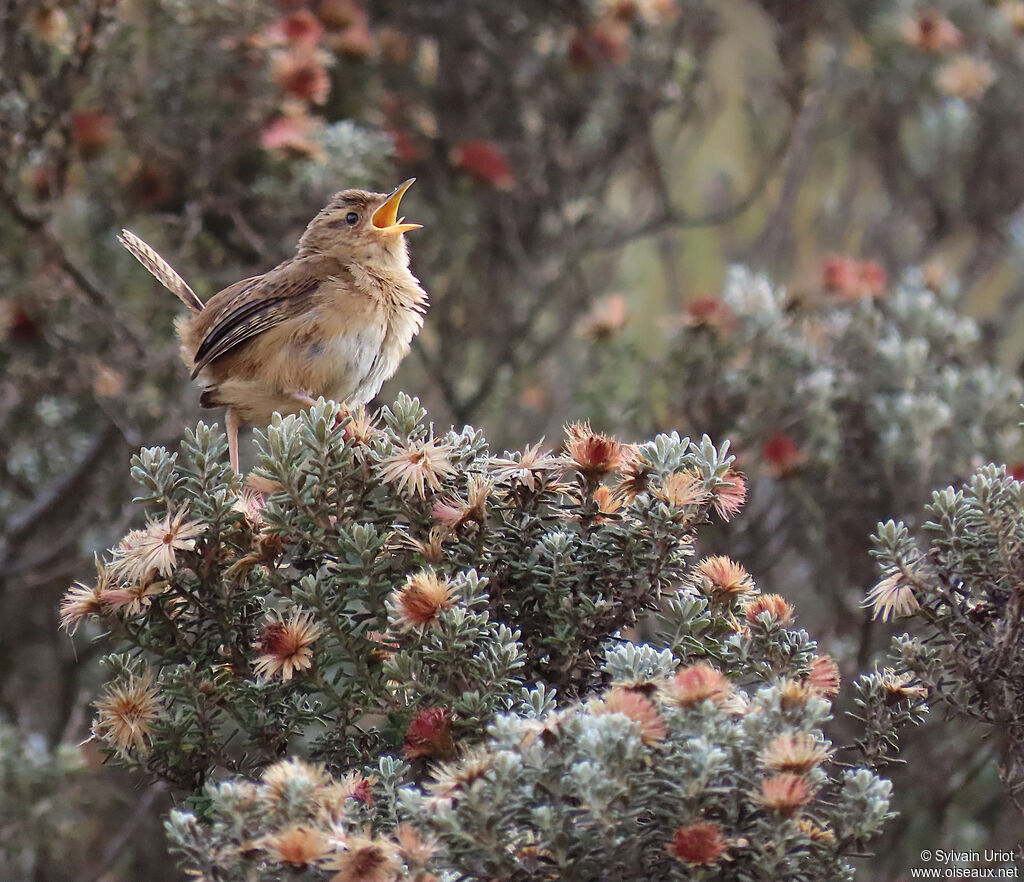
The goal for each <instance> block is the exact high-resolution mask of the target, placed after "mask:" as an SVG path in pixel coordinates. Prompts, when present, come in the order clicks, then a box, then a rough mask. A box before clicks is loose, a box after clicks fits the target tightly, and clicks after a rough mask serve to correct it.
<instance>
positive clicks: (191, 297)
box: [117, 230, 203, 313]
mask: <svg viewBox="0 0 1024 882" xmlns="http://www.w3.org/2000/svg"><path fill="white" fill-rule="evenodd" d="M117 241H118V242H120V243H121V244H122V245H124V247H125V248H127V249H128V250H129V251H130V252H131V253H132V254H133V255H135V259H136V260H137V261H138V262H139V263H141V264H142V265H143V266H144V267H145V268H146V269H148V270H149V271H150V272H151V273H152V274H153V276H154V277H155V278H156V280H157V281H158V282H160V284H161V285H163V286H164V287H165V288H166V289H167V290H168V291H170V292H171V293H173V294H176V295H177V297H178V299H179V300H180V301H181V302H182V303H184V304H185V306H187V307H188V308H189V309H190V310H192V312H195V313H198V312H202V311H203V301H202V300H200V299H199V298H198V297H197V296H196V292H195V291H193V290H192V289H191V288H190V287H189V284H188V282H186V281H185V280H184V279H183V278H182V277H181V276H179V275H178V274H177V273H176V272H175V271H174V267H172V266H171V265H170V264H169V263H168V262H167V261H166V260H164V259H163V258H162V257H161V256H160V255H159V254H157V252H156V251H155V250H154V249H153V248H151V247H150V246H149V245H147V244H146V243H145V242H143V241H142V240H141V239H140V238H139V237H138V236H136V235H135V234H134V233H133V232H131V231H130V230H121V235H120V236H118V237H117Z"/></svg>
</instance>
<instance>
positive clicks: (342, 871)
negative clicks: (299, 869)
mask: <svg viewBox="0 0 1024 882" xmlns="http://www.w3.org/2000/svg"><path fill="white" fill-rule="evenodd" d="M323 866H325V867H326V868H327V869H329V870H337V871H338V872H337V873H335V874H334V875H333V876H331V879H330V882H395V880H396V879H397V878H398V873H399V864H398V848H397V847H396V846H395V845H394V844H393V843H391V842H388V841H387V840H385V839H368V838H366V837H364V836H346V837H345V839H344V840H343V842H342V843H341V848H340V850H339V851H338V852H336V853H335V854H334V855H332V856H330V857H328V858H327V859H326V860H325V861H324V864H323Z"/></svg>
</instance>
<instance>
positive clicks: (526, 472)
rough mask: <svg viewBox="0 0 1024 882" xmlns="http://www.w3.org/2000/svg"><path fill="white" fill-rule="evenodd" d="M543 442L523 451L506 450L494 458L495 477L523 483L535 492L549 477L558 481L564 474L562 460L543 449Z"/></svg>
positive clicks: (513, 482) (512, 482) (500, 479)
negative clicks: (500, 455) (502, 454)
mask: <svg viewBox="0 0 1024 882" xmlns="http://www.w3.org/2000/svg"><path fill="white" fill-rule="evenodd" d="M543 443H544V442H543V441H538V442H537V443H536V444H534V445H532V446H529V447H524V448H523V450H522V451H516V452H514V453H509V452H508V451H506V452H505V455H504V456H502V457H494V458H492V459H491V465H492V466H493V468H494V476H495V478H497V479H498V480H499V481H508V482H509V483H511V484H513V485H515V484H522V485H523V486H525V487H528V488H529V489H530V490H531V491H533V492H536V491H537V490H538V489H539V488H540V487H542V486H544V485H546V484H547V483H548V481H549V479H551V480H556V481H557V479H558V478H559V477H561V474H562V469H563V463H562V460H560V459H559V458H558V457H557V456H553V455H552V454H551V453H550V451H547V450H542V447H541V445H542V444H543Z"/></svg>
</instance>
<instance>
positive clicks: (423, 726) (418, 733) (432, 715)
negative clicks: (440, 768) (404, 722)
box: [402, 707, 455, 759]
mask: <svg viewBox="0 0 1024 882" xmlns="http://www.w3.org/2000/svg"><path fill="white" fill-rule="evenodd" d="M402 752H403V753H404V754H405V756H406V758H407V759H415V758H416V757H421V756H424V757H430V758H431V759H451V758H452V757H453V756H454V755H455V742H454V741H453V740H452V719H451V716H449V714H448V711H446V710H445V709H444V708H442V707H427V708H423V709H422V710H419V711H417V712H416V715H415V716H414V717H413V718H412V722H411V723H410V724H409V728H408V729H407V730H406V733H405V740H404V741H403V742H402Z"/></svg>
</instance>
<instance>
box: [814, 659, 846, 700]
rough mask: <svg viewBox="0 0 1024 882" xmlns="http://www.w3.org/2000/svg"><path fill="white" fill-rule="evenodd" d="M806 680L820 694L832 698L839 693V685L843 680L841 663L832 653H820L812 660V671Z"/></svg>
mask: <svg viewBox="0 0 1024 882" xmlns="http://www.w3.org/2000/svg"><path fill="white" fill-rule="evenodd" d="M805 682H806V683H807V685H808V686H810V687H811V688H812V689H814V690H815V691H816V692H818V693H819V694H820V695H824V696H825V697H826V698H832V697H834V696H836V695H838V694H839V686H840V684H841V682H842V679H841V677H840V676H839V665H837V664H836V662H835V659H834V658H832V656H831V655H828V654H827V653H826V654H824V655H819V656H818V657H817V658H815V659H814V661H812V662H811V672H810V673H809V674H808V675H807V679H806V681H805Z"/></svg>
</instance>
